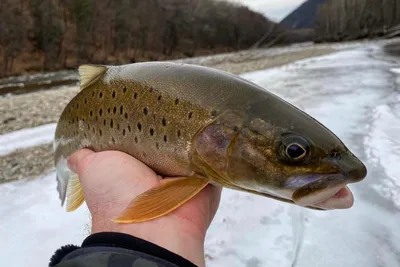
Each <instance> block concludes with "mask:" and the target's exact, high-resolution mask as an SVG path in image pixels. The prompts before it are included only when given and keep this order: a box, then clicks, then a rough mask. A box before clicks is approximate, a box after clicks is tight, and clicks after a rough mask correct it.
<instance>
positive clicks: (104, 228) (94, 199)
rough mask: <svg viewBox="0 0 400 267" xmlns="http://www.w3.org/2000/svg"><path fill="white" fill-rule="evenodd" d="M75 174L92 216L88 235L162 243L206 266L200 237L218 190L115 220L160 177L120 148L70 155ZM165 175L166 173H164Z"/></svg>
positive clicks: (206, 190) (213, 209) (211, 215)
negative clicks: (153, 213)
mask: <svg viewBox="0 0 400 267" xmlns="http://www.w3.org/2000/svg"><path fill="white" fill-rule="evenodd" d="M68 166H69V168H70V169H71V170H72V171H73V172H75V173H77V174H78V176H79V179H80V182H81V184H82V187H83V191H84V195H85V200H86V203H87V205H88V208H89V210H90V213H91V215H92V233H97V232H120V233H126V234H130V235H133V236H136V237H139V238H142V239H144V240H147V241H149V242H152V243H154V244H157V245H159V246H161V247H164V248H166V249H168V250H170V251H172V252H174V253H176V254H178V255H180V256H182V257H184V258H186V259H187V260H189V261H191V262H193V263H194V264H196V265H198V266H205V261H204V239H205V235H206V231H207V229H208V227H209V226H210V224H211V221H212V220H213V218H214V215H215V213H216V212H217V209H218V206H219V201H220V197H221V188H218V187H215V186H211V185H208V186H207V187H206V188H204V189H203V190H202V191H201V192H200V193H199V194H197V195H196V196H195V197H194V198H192V199H191V200H189V201H188V202H187V203H185V204H184V205H183V206H181V207H179V208H178V209H176V210H175V211H173V212H172V213H170V214H168V215H165V216H163V217H160V218H157V219H154V220H151V221H147V222H142V223H134V224H116V223H114V222H112V219H114V218H116V217H117V216H118V215H119V214H120V213H121V212H122V211H123V210H124V208H126V207H127V206H128V204H129V203H130V202H131V200H132V199H134V198H135V197H136V196H138V195H140V194H141V193H143V192H145V191H147V190H149V189H150V188H152V187H155V186H156V185H158V184H159V183H160V181H161V179H162V177H160V176H158V175H157V174H156V173H155V172H154V171H152V170H151V169H150V168H149V167H147V166H146V165H145V164H143V163H142V162H140V161H138V160H137V159H135V158H133V157H132V156H130V155H128V154H125V153H122V152H118V151H104V152H98V153H95V152H93V151H91V150H89V149H82V150H79V151H77V152H76V153H74V154H73V155H71V156H70V157H69V159H68ZM165 178H167V177H165Z"/></svg>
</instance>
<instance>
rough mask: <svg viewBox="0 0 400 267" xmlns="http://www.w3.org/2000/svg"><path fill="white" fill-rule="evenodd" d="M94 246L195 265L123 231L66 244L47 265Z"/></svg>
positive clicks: (93, 235) (179, 263)
mask: <svg viewBox="0 0 400 267" xmlns="http://www.w3.org/2000/svg"><path fill="white" fill-rule="evenodd" d="M94 247H113V248H121V249H128V250H132V251H136V252H141V253H144V254H147V255H150V256H153V257H157V258H159V259H163V260H165V261H168V262H170V263H172V264H175V265H177V266H182V267H193V266H196V265H194V264H193V263H191V262H190V261H188V260H186V259H185V258H183V257H181V256H179V255H177V254H175V253H173V252H171V251H169V250H167V249H165V248H162V247H160V246H157V245H155V244H153V243H150V242H148V241H146V240H143V239H140V238H137V237H134V236H131V235H128V234H123V233H115V232H102V233H96V234H92V235H90V236H88V237H87V238H86V239H85V240H84V241H83V243H82V245H81V247H77V246H73V245H68V246H64V247H62V248H60V249H58V250H57V251H56V252H55V253H54V255H53V257H52V258H51V260H50V265H49V266H54V265H56V264H58V263H59V262H61V261H62V259H63V258H64V257H65V256H67V255H68V254H69V253H71V252H73V251H75V250H78V249H81V248H94Z"/></svg>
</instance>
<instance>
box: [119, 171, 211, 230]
mask: <svg viewBox="0 0 400 267" xmlns="http://www.w3.org/2000/svg"><path fill="white" fill-rule="evenodd" d="M208 182H209V181H208V180H207V179H205V178H201V177H198V176H191V177H185V178H171V179H166V180H163V181H162V182H161V183H160V184H159V185H158V186H156V187H154V188H152V189H150V190H148V191H146V192H144V193H143V194H141V195H139V196H137V197H136V198H135V199H133V200H132V202H131V203H130V204H129V206H128V207H127V208H126V209H125V210H124V211H123V212H122V213H121V215H119V216H118V217H117V218H115V219H114V220H113V221H114V222H116V223H135V222H144V221H148V220H152V219H155V218H158V217H161V216H163V215H166V214H168V213H170V212H172V211H173V210H175V209H177V208H179V207H180V206H182V205H183V204H184V203H186V202H187V201H188V200H190V199H191V198H193V197H194V196H195V195H197V194H198V193H199V192H200V191H201V190H202V189H203V188H204V187H206V185H207V184H208Z"/></svg>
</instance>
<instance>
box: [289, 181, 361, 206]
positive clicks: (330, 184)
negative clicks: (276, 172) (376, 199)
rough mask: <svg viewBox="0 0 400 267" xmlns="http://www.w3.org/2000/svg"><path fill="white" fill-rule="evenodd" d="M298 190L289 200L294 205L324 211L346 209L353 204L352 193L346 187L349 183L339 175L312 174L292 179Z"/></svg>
mask: <svg viewBox="0 0 400 267" xmlns="http://www.w3.org/2000/svg"><path fill="white" fill-rule="evenodd" d="M293 178H294V179H292V181H295V183H296V184H297V185H300V186H299V187H298V189H296V190H295V191H294V193H293V194H292V197H291V199H292V200H293V202H294V203H295V204H296V205H299V206H304V207H314V208H319V209H324V210H332V209H348V208H351V207H352V206H353V204H354V197H353V193H352V192H351V190H350V188H349V187H348V186H347V184H348V183H350V182H351V181H349V180H348V177H347V176H346V175H344V174H341V173H334V174H314V175H310V176H308V175H303V176H297V177H293Z"/></svg>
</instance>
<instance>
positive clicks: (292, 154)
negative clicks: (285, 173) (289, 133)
mask: <svg viewBox="0 0 400 267" xmlns="http://www.w3.org/2000/svg"><path fill="white" fill-rule="evenodd" d="M285 152H286V155H287V156H288V157H289V158H291V159H294V160H300V159H302V158H304V157H305V156H306V154H307V150H306V149H305V148H304V147H302V145H300V144H296V143H293V144H290V145H289V146H288V147H286V151H285Z"/></svg>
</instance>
